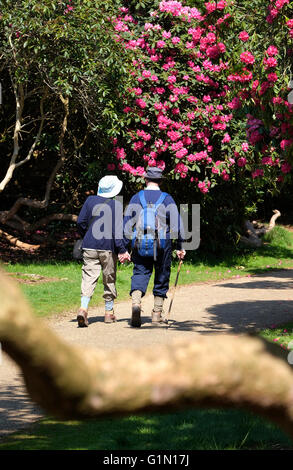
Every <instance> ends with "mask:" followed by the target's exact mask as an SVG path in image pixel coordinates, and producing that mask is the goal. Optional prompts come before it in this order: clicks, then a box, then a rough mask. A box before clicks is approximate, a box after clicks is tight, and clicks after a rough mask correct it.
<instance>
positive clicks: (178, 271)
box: [164, 259, 183, 325]
mask: <svg viewBox="0 0 293 470" xmlns="http://www.w3.org/2000/svg"><path fill="white" fill-rule="evenodd" d="M182 264H183V260H182V259H181V260H180V261H179V264H178V269H177V274H176V279H175V284H174V291H173V295H172V299H171V302H170V305H169V310H168V313H167V316H166V318H164V322H165V323H166V324H167V325H168V324H169V316H170V313H171V308H172V304H173V300H174V297H175V291H176V286H177V283H178V278H179V273H180V269H181V266H182Z"/></svg>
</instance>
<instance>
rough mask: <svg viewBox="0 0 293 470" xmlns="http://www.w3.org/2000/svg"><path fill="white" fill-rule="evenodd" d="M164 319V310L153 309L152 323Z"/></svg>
mask: <svg viewBox="0 0 293 470" xmlns="http://www.w3.org/2000/svg"><path fill="white" fill-rule="evenodd" d="M163 321H164V319H163V317H162V312H155V311H154V310H152V323H162V322H163Z"/></svg>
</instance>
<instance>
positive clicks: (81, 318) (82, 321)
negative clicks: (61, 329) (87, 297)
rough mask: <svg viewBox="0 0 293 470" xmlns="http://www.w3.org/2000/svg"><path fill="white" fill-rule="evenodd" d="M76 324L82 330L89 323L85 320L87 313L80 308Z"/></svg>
mask: <svg viewBox="0 0 293 470" xmlns="http://www.w3.org/2000/svg"><path fill="white" fill-rule="evenodd" d="M77 323H78V326H79V328H84V327H86V326H89V322H88V318H87V311H86V310H85V309H84V308H82V307H80V309H79V310H78V314H77Z"/></svg>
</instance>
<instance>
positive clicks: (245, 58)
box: [240, 51, 255, 64]
mask: <svg viewBox="0 0 293 470" xmlns="http://www.w3.org/2000/svg"><path fill="white" fill-rule="evenodd" d="M240 60H241V62H243V63H244V64H254V62H255V57H254V55H253V54H251V52H249V51H245V52H242V54H240Z"/></svg>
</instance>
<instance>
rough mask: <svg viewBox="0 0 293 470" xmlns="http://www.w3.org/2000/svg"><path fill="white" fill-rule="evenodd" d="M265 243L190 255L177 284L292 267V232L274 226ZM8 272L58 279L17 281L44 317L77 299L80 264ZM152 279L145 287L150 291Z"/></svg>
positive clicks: (126, 269)
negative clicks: (30, 282)
mask: <svg viewBox="0 0 293 470" xmlns="http://www.w3.org/2000/svg"><path fill="white" fill-rule="evenodd" d="M265 242H266V243H265V244H264V245H263V246H262V247H261V248H259V249H257V250H254V249H250V248H243V249H242V250H240V249H237V250H234V251H230V252H227V251H223V252H221V253H220V252H219V253H217V255H215V254H202V253H200V252H198V253H195V254H194V255H193V260H188V259H187V260H186V261H185V262H184V265H183V267H182V269H181V273H180V277H179V284H181V285H183V284H192V283H196V282H206V281H218V280H222V279H231V278H237V277H240V276H251V275H253V274H260V273H263V272H267V271H269V270H272V269H283V268H293V233H292V232H289V231H288V230H286V229H284V228H283V227H281V226H277V227H275V229H274V230H273V231H272V232H270V233H269V234H268V235H267V236H266V237H265ZM132 266H133V265H132V264H128V265H124V266H121V265H120V266H119V268H118V276H117V291H118V296H119V297H118V299H120V300H123V299H127V298H129V286H130V278H131V275H132ZM4 268H5V269H6V270H7V271H8V272H10V273H22V277H24V276H25V275H27V274H38V275H41V276H45V277H49V278H50V277H53V278H58V279H60V281H54V282H46V283H35V284H25V283H23V284H21V289H22V290H23V292H24V294H25V296H26V297H27V298H28V300H29V302H30V303H31V305H32V307H33V309H34V311H35V312H36V314H37V315H40V316H45V315H50V314H56V313H60V312H62V311H64V310H67V311H70V310H72V309H76V308H77V307H78V305H79V301H80V281H81V264H79V263H77V262H59V263H58V262H55V263H54V262H47V263H44V262H42V263H37V262H34V263H17V264H5V265H4ZM176 268H177V263H176V261H175V260H174V263H173V269H172V274H171V279H170V285H171V286H172V284H174V281H175V276H176ZM151 285H152V279H151V282H150V286H149V292H151ZM102 290H103V289H102V283H101V281H99V282H98V286H97V289H96V292H95V294H94V296H93V298H92V301H91V306H95V305H98V304H100V303H102V302H103V299H102Z"/></svg>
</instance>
